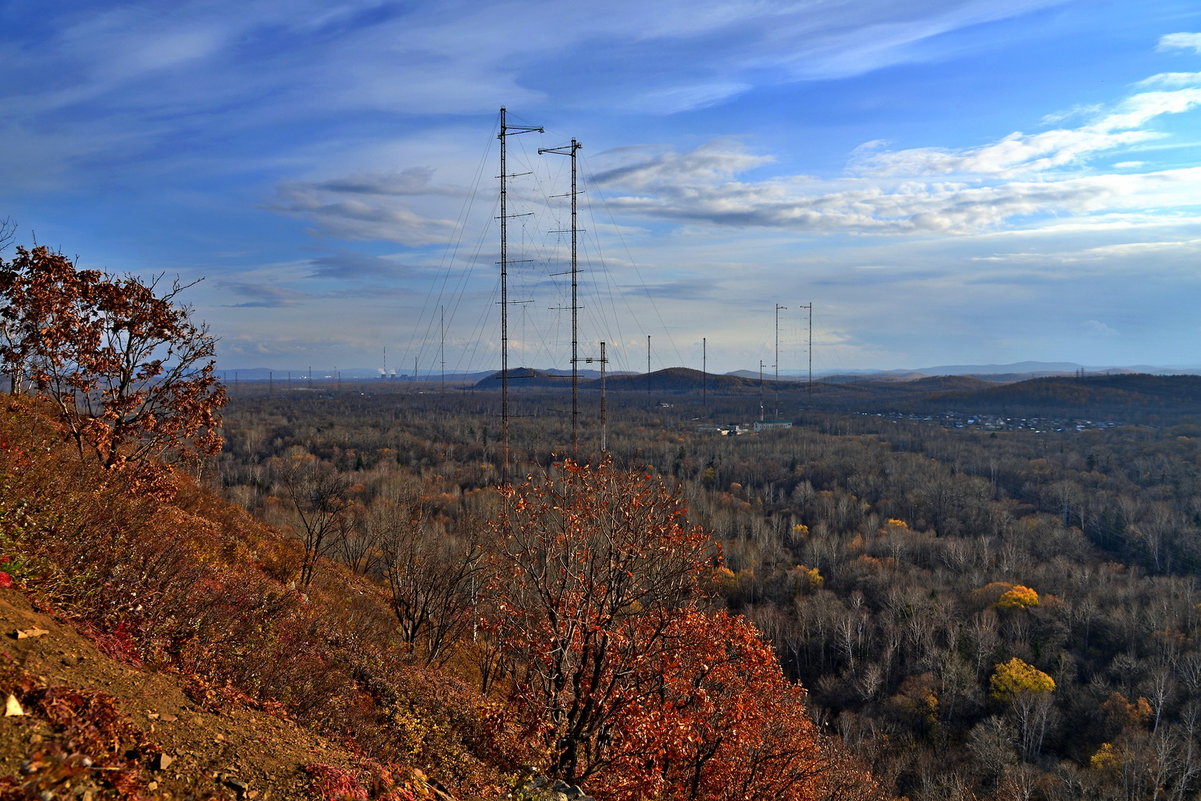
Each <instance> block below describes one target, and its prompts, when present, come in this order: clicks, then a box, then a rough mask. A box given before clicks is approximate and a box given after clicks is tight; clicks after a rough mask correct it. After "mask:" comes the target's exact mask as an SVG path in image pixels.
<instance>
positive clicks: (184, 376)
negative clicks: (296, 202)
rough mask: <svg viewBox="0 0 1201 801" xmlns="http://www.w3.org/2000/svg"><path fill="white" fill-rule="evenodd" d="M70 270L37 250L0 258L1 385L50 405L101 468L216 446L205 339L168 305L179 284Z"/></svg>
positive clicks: (217, 404)
mask: <svg viewBox="0 0 1201 801" xmlns="http://www.w3.org/2000/svg"><path fill="white" fill-rule="evenodd" d="M161 277H162V276H158V277H156V278H154V279H152V280H151V281H150V282H149V283H143V282H142V280H141V279H139V278H137V277H134V276H128V277H125V278H114V277H111V276H107V275H104V274H103V273H100V272H98V271H96V270H78V269H76V267H75V265H74V264H73V263H72V262H71V261H70V260H69V259H67V258H66V257H65V256H63V255H62V254H59V253H52V252H51V251H50V250H48V249H47V248H45V247H39V248H34V249H33V250H26V249H25V248H17V255H16V258H14V259H13V260H12V261H11V262H4V263H0V304H2V305H0V322H2V324H3V325H2V326H0V329H2V335H0V362H2V363H3V369H4V370H5V372H7V373H8V375H9V378H10V381H11V384H12V389H13V392H14V393H15V394H20V393H21V392H23V391H25V390H26V389H27V388H29V389H33V390H34V391H36V392H39V393H41V394H43V395H46V396H47V397H49V398H51V399H52V400H53V401H54V404H55V406H56V407H57V409H58V412H59V416H60V419H61V421H62V423H63V425H64V428H65V429H66V432H67V434H68V436H69V438H70V439H71V440H72V441H73V442H74V443H75V445H76V447H77V448H78V450H79V453H80V455H81V456H82V455H84V454H85V453H89V452H90V453H91V454H93V455H94V456H95V457H96V458H97V460H98V461H99V462H100V463H101V464H102V465H103V466H104V467H106V468H110V469H111V468H118V469H119V468H121V467H122V466H123V465H125V464H127V463H130V462H138V463H145V462H148V460H149V459H150V457H156V456H163V455H172V456H177V457H186V458H193V457H201V456H206V455H211V454H213V453H216V452H217V450H219V448H220V438H219V437H218V436H217V434H216V431H217V427H218V424H219V420H218V417H217V411H218V410H219V409H220V408H221V407H222V406H223V405H224V404H225V402H226V396H225V391H224V389H223V388H222V387H221V385H220V383H219V382H218V381H217V380H216V377H215V376H214V374H213V366H214V363H213V361H212V359H213V356H214V353H215V340H214V339H213V338H212V337H211V336H209V334H208V331H207V329H206V328H205V327H204V326H203V325H197V324H195V323H193V322H192V321H191V319H190V310H189V309H188V308H187V307H186V306H181V305H178V304H177V303H176V300H175V299H176V296H177V295H178V294H179V293H180V292H181V291H183V289H185V288H186V287H184V286H182V285H180V284H179V283H174V284H172V285H171V287H170V288H166V289H164V290H163V291H162V292H161V293H160V292H159V287H158V282H159V280H160V279H161Z"/></svg>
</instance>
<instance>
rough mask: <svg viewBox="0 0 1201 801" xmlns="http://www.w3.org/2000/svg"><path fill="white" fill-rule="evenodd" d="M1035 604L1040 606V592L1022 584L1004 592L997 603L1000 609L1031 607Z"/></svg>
mask: <svg viewBox="0 0 1201 801" xmlns="http://www.w3.org/2000/svg"><path fill="white" fill-rule="evenodd" d="M1033 606H1038V593H1037V592H1035V591H1034V590H1032V589H1030V588H1029V587H1023V586H1022V585H1021V584H1018V585H1017V586H1015V587H1012V588H1010V589H1008V590H1006V591H1005V592H1004V593H1002V594H1001V597H1000V598H998V599H997V603H996V607H997V608H998V609H1029V608H1031V607H1033Z"/></svg>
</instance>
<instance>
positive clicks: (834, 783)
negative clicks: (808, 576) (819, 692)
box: [598, 610, 879, 801]
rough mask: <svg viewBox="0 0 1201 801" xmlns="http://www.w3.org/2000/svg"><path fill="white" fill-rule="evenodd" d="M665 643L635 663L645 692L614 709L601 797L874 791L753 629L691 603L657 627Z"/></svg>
mask: <svg viewBox="0 0 1201 801" xmlns="http://www.w3.org/2000/svg"><path fill="white" fill-rule="evenodd" d="M664 640H665V643H666V644H667V646H668V647H665V648H662V649H660V650H658V651H656V652H655V653H653V654H650V655H648V658H647V659H645V660H644V661H643V662H642V663H641V665H640V666H639V667H638V668H637V673H638V675H639V677H640V680H641V682H640V683H641V688H642V692H640V693H639V695H638V696H637V698H636V699H635V700H634V701H633V702H632V703H630V704H629V705H627V706H626V707H625V708H624V709H623V710H622V711H621V712H620V714H619V715H618V716H617V719H616V721H615V725H614V727H613V735H612V736H613V746H612V752H613V755H612V759H613V764H612V765H611V767H610V768H609V769H608V770H606V771H605V772H604V774H603V776H601V777H600V781H599V784H600V788H599V790H598V795H599V794H601V793H603V795H604V797H605V798H607V799H612V800H613V801H636V800H637V799H642V798H659V799H664V801H667V800H668V799H671V800H673V801H674V800H678V801H695V800H696V799H729V800H730V801H734V799H745V798H771V799H779V800H780V801H801V799H820V798H845V799H869V798H874V797H876V796H877V795H878V794H879V790H878V788H877V787H876V785H875V783H874V782H873V781H872V780H871V778H870V777H869V776H868V775H867V773H866V772H865V771H864V770H863V769H862V768H860V767H858V766H855V765H853V764H852V762H851V761H850V760H849V759H848V758H847V757H846V756H845V754H844V753H843V751H842V750H841V746H840V745H836V744H835V743H834V742H832V741H829V740H826V739H825V738H824V737H823V735H822V734H821V732H820V731H819V730H818V728H817V726H816V725H814V723H813V721H812V720H811V719H810V718H809V713H808V710H807V709H806V706H805V692H804V690H803V689H802V688H801V687H800V686H799V685H797V684H794V683H793V682H791V681H789V680H788V679H787V678H786V677H785V676H784V673H783V671H782V670H781V669H780V663H779V661H778V660H777V658H776V655H775V652H774V651H772V649H771V647H770V646H769V645H768V644H767V643H766V642H764V640H763V638H762V636H761V635H760V633H759V631H758V629H756V628H755V626H754V625H753V624H752V623H751V622H750V621H748V620H747V619H746V618H743V617H741V616H739V615H733V614H730V613H728V612H725V611H719V612H712V613H706V612H700V611H696V610H689V611H684V612H681V613H679V614H677V615H675V616H673V617H672V619H671V620H670V622H669V623H668V625H667V627H666V629H665V631H664Z"/></svg>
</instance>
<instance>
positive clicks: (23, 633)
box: [14, 626, 50, 640]
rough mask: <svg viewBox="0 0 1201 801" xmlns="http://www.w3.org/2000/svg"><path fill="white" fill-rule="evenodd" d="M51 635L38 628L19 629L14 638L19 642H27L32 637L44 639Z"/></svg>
mask: <svg viewBox="0 0 1201 801" xmlns="http://www.w3.org/2000/svg"><path fill="white" fill-rule="evenodd" d="M49 633H50V632H49V631H47V630H46V629H39V628H38V627H36V626H34V627H33V628H31V629H17V633H16V634H15V635H14V636H15V637H16V638H17V639H18V640H27V639H29V638H30V637H42V636H44V635H46V634H49Z"/></svg>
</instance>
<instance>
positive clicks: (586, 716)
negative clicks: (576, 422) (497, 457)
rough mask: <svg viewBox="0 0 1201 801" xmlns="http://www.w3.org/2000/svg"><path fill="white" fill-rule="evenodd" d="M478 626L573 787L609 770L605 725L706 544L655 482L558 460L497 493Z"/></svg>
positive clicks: (702, 567) (663, 630)
mask: <svg viewBox="0 0 1201 801" xmlns="http://www.w3.org/2000/svg"><path fill="white" fill-rule="evenodd" d="M501 493H502V495H503V496H504V497H505V500H506V504H505V507H504V509H503V511H502V512H501V513H500V515H499V517H498V519H497V521H496V522H495V523H494V524H493V529H494V530H493V535H494V540H495V546H494V547H495V551H494V553H493V555H492V565H491V567H492V579H491V582H490V584H491V586H490V592H489V596H490V598H491V599H492V604H493V606H492V613H491V615H490V616H489V619H488V620H487V621H486V628H487V629H489V630H490V631H491V632H493V633H494V636H495V637H496V639H497V642H498V644H499V646H500V649H501V652H502V653H503V654H504V655H505V658H506V660H507V662H508V664H509V665H510V668H511V670H512V671H513V672H514V677H515V692H516V694H517V696H518V698H519V700H520V702H521V703H522V704H523V705H524V706H525V707H526V708H527V709H529V710H530V711H531V712H532V713H533V715H534V716H536V717H537V718H538V720H539V722H540V725H541V727H542V735H543V737H544V741H545V742H546V743H547V746H548V748H549V749H550V751H551V754H550V757H551V770H552V772H553V773H555V775H557V776H560V777H562V778H564V779H566V780H568V781H571V782H579V781H583V780H584V779H586V778H588V777H589V776H591V775H593V774H594V773H595V772H596V771H597V770H599V769H601V768H602V767H604V765H605V764H606V763H607V761H608V759H607V754H606V751H607V748H608V744H609V743H610V742H611V740H612V736H613V727H614V725H615V723H616V721H617V719H618V718H619V716H620V714H621V713H622V712H623V710H624V709H625V708H626V707H628V706H629V704H631V703H633V702H634V701H635V700H636V698H637V695H638V686H637V676H638V669H639V668H640V667H641V666H642V665H643V664H644V663H645V661H646V660H647V659H648V658H650V656H649V655H650V654H652V653H654V652H656V651H658V650H661V649H662V648H664V647H666V645H667V640H668V637H667V628H668V620H669V619H670V613H671V612H672V611H673V610H675V609H678V608H680V607H682V606H684V605H686V604H688V603H690V602H691V601H692V600H693V599H694V598H695V597H696V596H697V595H698V592H699V584H700V581H701V580H702V578H703V577H704V576H705V575H706V574H707V573H708V572H709V569H710V568H711V564H712V544H711V542H710V540H709V538H708V537H707V536H705V534H704V532H703V531H701V530H700V529H699V528H698V527H695V526H690V525H688V524H687V522H686V520H685V516H684V515H685V513H684V508H683V507H682V505H681V503H680V501H679V499H678V497H677V496H676V495H675V493H673V492H672V491H670V490H669V489H668V488H667V487H666V486H665V485H664V484H663V483H662V481H660V480H658V479H655V478H653V477H651V476H648V475H640V474H631V473H626V472H623V471H621V470H618V469H616V468H614V467H613V466H612V464H611V463H610V462H607V461H606V462H602V463H601V464H599V465H597V466H589V465H580V464H576V463H574V462H572V461H570V460H568V461H565V462H564V463H563V464H562V465H560V466H559V467H558V469H557V470H555V471H554V472H553V473H551V474H549V475H548V476H546V477H545V478H544V479H541V480H535V479H530V480H528V481H526V482H525V483H524V484H521V485H520V486H517V487H512V486H509V487H503V488H501Z"/></svg>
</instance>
